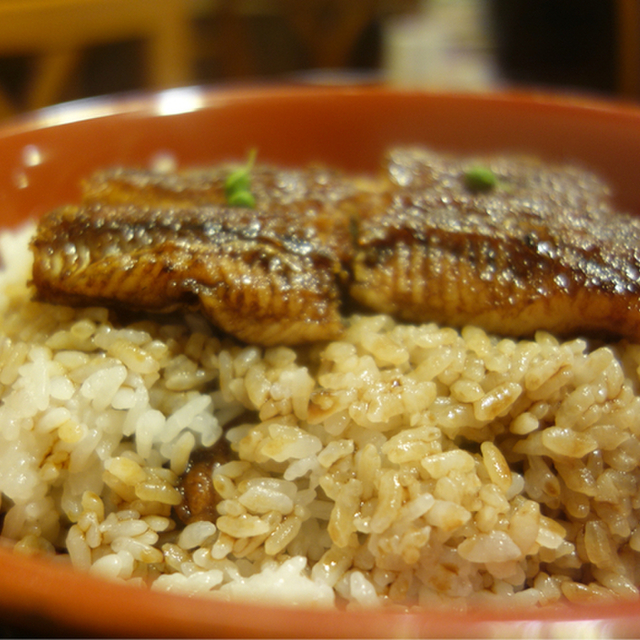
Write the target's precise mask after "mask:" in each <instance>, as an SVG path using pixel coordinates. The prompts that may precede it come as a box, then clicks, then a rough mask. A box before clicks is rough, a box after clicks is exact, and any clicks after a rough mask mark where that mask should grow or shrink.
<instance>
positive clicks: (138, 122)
mask: <svg viewBox="0 0 640 640" xmlns="http://www.w3.org/2000/svg"><path fill="white" fill-rule="evenodd" d="M416 142H417V143H424V144H426V145H428V146H430V147H432V148H434V149H438V150H450V151H457V152H464V153H481V152H491V151H495V152H525V153H530V154H535V155H538V156H542V157H543V158H545V159H548V160H569V161H573V162H579V163H582V164H584V165H585V166H587V167H589V168H591V169H594V170H595V171H597V172H599V173H601V174H602V175H603V176H604V177H605V178H607V179H608V180H609V181H610V182H611V184H612V185H613V187H614V189H615V194H616V197H617V200H618V203H619V205H620V206H621V207H623V208H625V209H628V210H634V211H638V212H640V180H639V179H638V173H639V170H638V169H639V167H640V109H636V108H634V107H631V106H621V105H614V104H610V103H606V102H599V101H594V100H591V99H584V98H575V97H568V96H562V97H560V96H556V97H550V96H547V95H532V94H527V95H523V94H517V93H516V94H512V93H507V94H492V95H475V94H461V95H451V94H447V95H444V94H431V93H421V92H402V91H397V90H393V89H388V88H385V87H366V88H364V87H361V88H358V87H356V88H352V87H333V88H321V87H304V86H295V87H283V86H279V87H273V86H263V87H248V88H247V87H234V88H213V89H201V88H186V89H178V90H172V91H166V92H162V93H158V94H152V95H142V96H128V97H120V98H107V99H97V100H89V101H83V102H79V103H72V104H68V105H62V106H58V107H53V108H49V109H46V110H44V111H41V112H38V113H36V114H33V115H30V116H27V117H24V118H20V119H18V120H13V121H11V122H8V123H6V124H4V125H3V126H0V223H1V224H2V225H3V226H5V227H7V226H15V225H16V224H18V223H19V222H20V221H22V220H26V219H28V218H32V217H36V216H38V215H40V214H42V213H43V212H45V211H47V210H48V209H51V208H52V207H54V206H57V205H59V204H62V203H65V202H68V201H70V200H73V199H74V198H75V197H76V196H77V189H78V181H79V179H80V178H82V177H83V176H86V175H87V174H89V173H91V172H92V171H93V170H94V169H96V168H99V167H104V166H107V165H113V164H130V165H131V164H135V165H149V164H150V163H151V162H153V161H155V160H157V159H158V158H162V157H165V156H168V157H171V158H173V159H174V160H175V161H177V162H178V163H179V164H180V165H190V164H203V163H211V162H215V161H218V160H224V159H228V158H236V159H238V158H242V157H244V156H245V155H246V153H247V151H248V150H249V149H250V148H252V147H256V148H257V149H258V151H259V155H260V158H261V160H264V161H274V162H279V163H287V164H299V163H304V162H307V161H316V160H321V161H324V162H327V163H330V164H332V165H336V166H339V167H343V168H345V169H348V170H374V169H375V168H376V167H377V165H378V162H379V160H380V157H381V153H382V152H383V151H384V149H385V148H386V147H388V146H390V145H393V144H397V143H416ZM0 617H1V618H2V621H4V622H5V623H6V624H8V625H14V627H15V626H19V627H24V626H25V625H26V626H28V627H30V628H33V629H35V630H36V631H37V630H40V631H41V632H46V633H52V631H53V632H56V633H58V634H73V635H94V636H95V635H100V636H129V637H133V636H144V637H167V636H171V637H178V636H188V637H199V636H209V637H211V636H224V637H230V636H251V637H265V636H268V637H293V636H295V637H386V638H390V637H399V636H403V637H404V636H427V637H440V638H442V637H475V638H480V637H495V636H499V637H505V636H506V637H519V636H526V637H549V636H559V635H560V636H567V635H568V636H572V637H578V636H583V635H585V634H586V635H589V636H590V637H594V636H607V637H615V636H617V637H621V636H638V635H640V602H639V603H629V602H626V603H617V604H602V605H598V606H590V607H589V608H585V607H580V608H574V607H571V606H566V607H561V608H559V609H558V608H556V609H553V610H551V609H549V610H545V609H536V610H524V611H523V610H519V611H514V610H511V609H510V610H507V609H505V610H496V609H489V610H471V611H470V612H468V613H467V614H464V615H452V614H451V613H444V612H442V611H434V610H422V611H417V612H411V613H398V612H390V611H382V610H373V611H369V610H367V611H351V612H344V611H318V610H300V609H286V608H282V607H258V606H254V605H251V604H248V603H226V602H217V601H211V600H209V599H206V600H205V599H200V598H187V597H184V596H175V595H169V594H160V593H152V592H150V591H145V590H142V589H137V588H133V587H128V586H123V585H119V584H114V583H110V582H106V581H102V580H98V579H95V578H92V577H89V576H87V575H84V574H81V573H79V572H75V571H73V570H71V569H70V568H69V567H68V566H67V565H66V564H65V563H62V562H59V561H51V560H44V559H36V558H27V557H22V556H17V555H14V554H13V553H12V552H11V551H10V550H9V548H4V547H1V546H0Z"/></svg>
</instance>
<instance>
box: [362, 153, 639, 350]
mask: <svg viewBox="0 0 640 640" xmlns="http://www.w3.org/2000/svg"><path fill="white" fill-rule="evenodd" d="M483 165H484V166H486V167H489V168H490V169H491V170H492V172H493V174H494V175H495V176H497V178H498V184H497V185H496V186H495V187H493V188H490V189H487V190H485V191H473V190H472V189H470V188H469V187H468V186H467V184H466V180H465V171H466V170H467V169H469V167H470V163H469V161H468V160H461V159H455V158H453V159H452V158H448V157H445V156H441V155H436V154H433V153H431V152H428V151H426V150H424V149H416V148H413V149H396V150H395V151H392V152H390V154H389V155H388V158H387V164H386V180H387V183H388V186H387V193H386V200H385V202H384V204H382V205H381V206H380V207H379V209H378V210H376V211H374V212H372V213H371V214H370V215H369V216H367V217H366V218H364V219H363V220H362V221H361V224H360V229H359V233H358V237H357V250H356V255H355V258H354V261H353V282H352V285H351V288H350V293H351V295H352V296H353V297H354V298H355V299H356V300H358V301H359V302H361V303H362V304H364V305H365V306H367V307H369V308H371V309H374V310H377V311H381V312H385V313H391V314H393V315H395V316H396V317H398V318H401V319H403V320H406V321H412V322H423V321H437V322H444V323H447V324H450V325H455V326H462V325H465V324H467V323H470V324H474V325H477V326H480V327H482V328H484V329H485V330H488V331H490V332H495V333H498V334H501V335H514V336H526V335H531V334H533V333H534V332H535V331H536V330H539V329H543V330H549V331H552V332H556V333H559V334H572V333H576V332H585V333H588V332H603V331H604V332H609V333H615V334H618V335H624V336H627V337H629V338H631V339H634V340H638V339H640V302H639V296H638V293H639V279H638V278H639V274H640V222H639V221H638V220H637V219H635V218H633V217H631V216H626V215H623V214H620V213H618V212H615V211H614V210H613V209H612V206H611V204H610V198H609V193H608V190H607V187H606V186H605V185H604V184H603V183H602V182H600V181H599V180H598V179H597V178H595V177H594V176H592V175H590V174H589V173H587V172H585V171H581V170H579V169H576V168H573V169H572V168H566V167H563V168H554V167H549V166H546V165H543V164H541V163H539V162H536V161H534V160H528V159H514V158H510V159H504V158H503V159H495V158H494V159H487V160H485V161H484V162H483Z"/></svg>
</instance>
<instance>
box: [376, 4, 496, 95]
mask: <svg viewBox="0 0 640 640" xmlns="http://www.w3.org/2000/svg"><path fill="white" fill-rule="evenodd" d="M488 13H489V5H488V0H426V1H425V2H424V3H423V7H422V10H421V11H420V12H419V13H417V14H415V15H405V16H401V17H396V18H393V19H390V20H389V21H388V22H387V23H386V24H385V26H384V36H383V38H384V39H383V70H384V73H385V79H386V80H387V81H388V82H389V83H391V84H397V85H401V86H408V87H423V88H431V89H441V90H463V91H483V90H488V89H492V88H495V87H496V86H497V84H498V83H499V77H498V71H497V65H496V62H495V58H494V50H493V38H492V34H491V25H490V19H489V15H488Z"/></svg>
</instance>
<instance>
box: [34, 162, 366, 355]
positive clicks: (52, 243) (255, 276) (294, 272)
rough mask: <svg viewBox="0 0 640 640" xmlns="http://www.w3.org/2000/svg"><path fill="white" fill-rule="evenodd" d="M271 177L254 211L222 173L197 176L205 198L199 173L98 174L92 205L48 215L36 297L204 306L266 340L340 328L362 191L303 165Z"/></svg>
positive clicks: (298, 338)
mask: <svg viewBox="0 0 640 640" xmlns="http://www.w3.org/2000/svg"><path fill="white" fill-rule="evenodd" d="M262 176H263V179H262V181H260V180H255V184H256V185H257V188H256V194H257V198H256V199H257V201H258V203H257V208H256V209H246V208H230V207H227V206H226V205H223V204H222V203H223V202H224V195H223V187H222V186H221V184H222V176H221V175H220V176H219V175H215V174H210V175H208V176H207V177H206V178H203V177H202V176H200V177H198V178H196V179H197V180H205V179H206V181H207V184H208V186H207V189H208V190H209V193H208V194H207V195H206V196H205V195H203V196H202V199H201V200H200V199H199V195H201V194H199V193H198V189H196V188H195V187H194V178H192V177H188V178H187V177H185V178H180V177H176V176H173V177H168V178H166V177H163V176H158V175H152V174H145V173H144V172H137V173H135V172H134V173H128V174H127V173H126V172H125V173H124V174H122V173H117V172H116V173H111V174H108V175H107V174H102V175H101V176H98V177H97V179H96V184H97V183H99V184H100V189H101V191H100V192H99V193H96V189H95V185H94V186H91V185H88V186H87V195H86V197H85V203H84V204H83V205H81V206H79V207H71V206H70V207H64V208H62V209H59V210H56V211H54V212H52V213H51V214H49V215H48V216H45V217H44V218H43V219H42V220H41V221H40V224H39V227H38V231H37V234H36V236H35V238H34V240H33V242H32V249H33V252H34V256H35V261H34V268H33V282H34V284H35V286H36V289H37V292H38V297H39V299H41V300H44V301H48V302H57V303H64V304H72V305H90V304H104V305H107V306H124V307H127V308H132V309H137V310H142V311H152V312H170V311H174V310H177V309H182V308H193V309H200V310H201V311H202V312H203V314H204V315H205V316H207V317H208V318H209V319H210V320H211V322H212V323H213V324H214V325H216V326H217V327H219V328H221V329H223V330H224V331H226V332H228V333H230V334H232V335H234V336H236V337H238V338H240V339H241V340H244V341H246V342H250V343H255V344H262V345H265V346H269V345H274V344H290V345H293V344H299V343H303V342H312V341H316V340H330V339H335V338H337V337H339V336H340V334H341V332H342V330H343V324H342V319H341V317H340V313H339V303H340V281H341V279H343V278H344V273H343V268H342V261H345V260H346V261H348V259H349V252H350V251H351V247H352V242H351V239H350V231H349V219H350V207H351V206H353V204H352V203H351V200H352V199H353V198H354V197H359V196H358V195H357V194H356V193H355V191H354V189H348V188H345V190H344V191H343V192H341V193H342V195H338V194H337V193H336V192H333V191H332V190H331V189H330V188H329V183H331V181H329V180H327V179H326V178H325V177H324V176H320V174H316V173H314V174H313V175H311V176H310V175H305V174H304V173H302V172H298V173H297V174H296V179H295V181H293V182H292V180H291V179H290V178H289V181H288V182H287V181H286V180H285V176H283V175H281V174H278V173H277V172H270V170H264V171H263V172H262ZM277 181H279V184H281V185H283V186H282V187H281V193H280V196H279V201H276V202H275V204H274V203H272V204H271V206H270V207H269V208H268V209H267V208H266V207H264V199H265V198H266V195H265V194H264V192H265V190H266V189H268V188H269V182H271V183H274V182H277ZM333 182H335V180H334V181H333ZM261 185H262V186H261ZM130 188H131V192H130V193H129V192H127V189H130ZM202 191H204V190H202ZM167 194H168V195H167ZM312 196H313V197H312ZM194 200H195V201H196V203H197V205H198V206H195V205H194V204H193V201H194ZM122 201H127V202H128V204H122V203H121V202H122ZM216 201H217V203H216ZM347 237H349V240H348V241H347V240H346V238H347Z"/></svg>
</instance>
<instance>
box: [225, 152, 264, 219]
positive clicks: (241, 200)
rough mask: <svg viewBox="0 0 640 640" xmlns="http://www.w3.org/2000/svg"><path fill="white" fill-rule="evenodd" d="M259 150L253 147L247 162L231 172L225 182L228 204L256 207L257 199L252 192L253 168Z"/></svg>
mask: <svg viewBox="0 0 640 640" xmlns="http://www.w3.org/2000/svg"><path fill="white" fill-rule="evenodd" d="M256 155H257V151H256V150H255V149H251V151H249V157H248V158H247V162H246V164H244V165H243V166H242V167H240V168H238V169H236V170H235V171H233V172H232V173H230V174H229V176H228V177H227V179H226V180H225V183H224V193H225V197H226V198H227V204H229V205H230V206H232V207H247V208H249V209H254V208H255V206H256V199H255V198H254V196H253V194H252V193H251V170H252V169H253V165H254V164H255V161H256Z"/></svg>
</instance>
